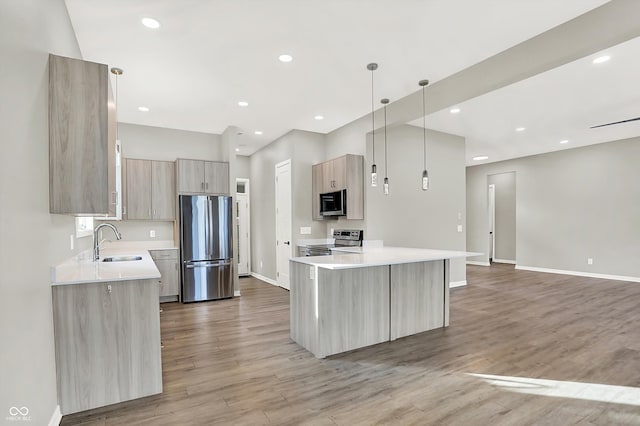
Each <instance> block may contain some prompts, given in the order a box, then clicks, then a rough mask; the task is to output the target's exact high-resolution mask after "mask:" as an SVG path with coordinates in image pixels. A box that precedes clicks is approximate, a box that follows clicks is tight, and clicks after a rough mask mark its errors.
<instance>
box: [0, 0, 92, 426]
mask: <svg viewBox="0 0 640 426" xmlns="http://www.w3.org/2000/svg"><path fill="white" fill-rule="evenodd" d="M49 53H54V54H57V55H62V56H70V57H75V58H79V57H80V50H79V48H78V44H77V42H76V39H75V35H74V33H73V29H72V27H71V23H70V21H69V16H68V14H67V10H66V7H65V4H64V1H63V0H49V1H44V2H43V1H39V0H21V1H3V2H1V3H0V58H2V59H1V60H0V69H1V70H2V79H0V92H2V97H1V98H0V128H1V129H2V132H3V135H2V141H3V142H2V146H3V148H4V149H3V151H4V155H2V156H0V193H1V194H2V200H3V201H2V203H0V342H1V343H0V344H1V345H2V349H0V383H1V384H0V420H2V421H4V420H5V418H6V416H8V415H9V408H10V407H12V406H17V407H23V406H25V407H27V408H28V409H29V415H30V416H31V421H30V422H28V423H29V424H33V425H46V424H48V423H49V420H50V419H51V417H52V414H53V413H54V410H55V408H56V405H57V395H56V371H55V355H54V340H53V313H52V305H51V285H50V276H51V275H50V270H49V267H50V266H51V265H55V264H57V263H59V262H60V261H62V260H64V259H65V258H67V257H70V256H72V255H73V254H74V253H75V252H77V251H79V250H82V249H85V248H88V247H89V245H90V240H91V239H90V238H84V239H81V240H77V242H76V243H77V245H78V247H76V250H75V251H71V250H70V249H69V235H71V234H73V233H74V223H75V222H74V219H73V218H72V217H69V216H57V215H50V214H49V133H48V131H49V130H48V81H49V74H48V55H49ZM7 423H9V422H8V421H7ZM13 423H15V422H13Z"/></svg>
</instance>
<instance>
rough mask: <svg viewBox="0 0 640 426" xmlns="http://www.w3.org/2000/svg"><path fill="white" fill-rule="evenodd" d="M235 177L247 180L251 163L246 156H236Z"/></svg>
mask: <svg viewBox="0 0 640 426" xmlns="http://www.w3.org/2000/svg"><path fill="white" fill-rule="evenodd" d="M236 166H237V172H236V175H237V177H239V178H243V179H249V177H250V175H251V161H250V158H249V157H248V156H246V155H236Z"/></svg>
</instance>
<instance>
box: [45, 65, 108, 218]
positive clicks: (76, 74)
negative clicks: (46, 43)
mask: <svg viewBox="0 0 640 426" xmlns="http://www.w3.org/2000/svg"><path fill="white" fill-rule="evenodd" d="M115 150H116V111H115V103H114V101H113V95H112V90H111V86H110V80H109V70H108V67H107V65H104V64H98V63H94V62H87V61H82V60H79V59H72V58H65V57H62V56H56V55H49V211H50V213H56V214H71V215H78V216H82V215H86V216H97V215H109V216H115V215H116V205H117V192H116V191H117V189H116V167H115V161H114V160H113V158H114V153H115ZM110 157H111V158H110Z"/></svg>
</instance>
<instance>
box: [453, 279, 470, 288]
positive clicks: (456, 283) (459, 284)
mask: <svg viewBox="0 0 640 426" xmlns="http://www.w3.org/2000/svg"><path fill="white" fill-rule="evenodd" d="M466 285H467V280H464V281H452V282H450V283H449V288H456V287H464V286H466Z"/></svg>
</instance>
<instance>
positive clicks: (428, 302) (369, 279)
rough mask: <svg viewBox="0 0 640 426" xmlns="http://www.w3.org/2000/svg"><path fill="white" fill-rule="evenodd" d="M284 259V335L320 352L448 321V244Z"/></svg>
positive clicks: (458, 255) (323, 354)
mask: <svg viewBox="0 0 640 426" xmlns="http://www.w3.org/2000/svg"><path fill="white" fill-rule="evenodd" d="M333 251H334V252H336V253H338V254H334V255H331V256H315V257H296V258H292V259H291V260H290V280H291V292H290V296H289V297H290V306H291V313H290V320H291V338H292V339H293V340H294V341H295V342H296V343H298V344H299V345H301V346H302V347H304V348H305V349H307V350H308V351H310V352H311V353H313V354H314V355H315V356H316V357H317V358H324V357H327V356H329V355H334V354H338V353H342V352H347V351H350V350H353V349H357V348H361V347H365V346H369V345H374V344H377V343H382V342H386V341H392V340H395V339H398V338H400V337H404V336H409V335H412V334H417V333H421V332H424V331H427V330H432V329H435V328H441V327H447V326H448V325H449V260H450V259H453V258H465V257H470V256H477V255H479V253H468V252H461V251H449V250H431V249H413V248H403V247H377V248H366V247H364V248H363V247H350V248H344V249H339V250H333Z"/></svg>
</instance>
